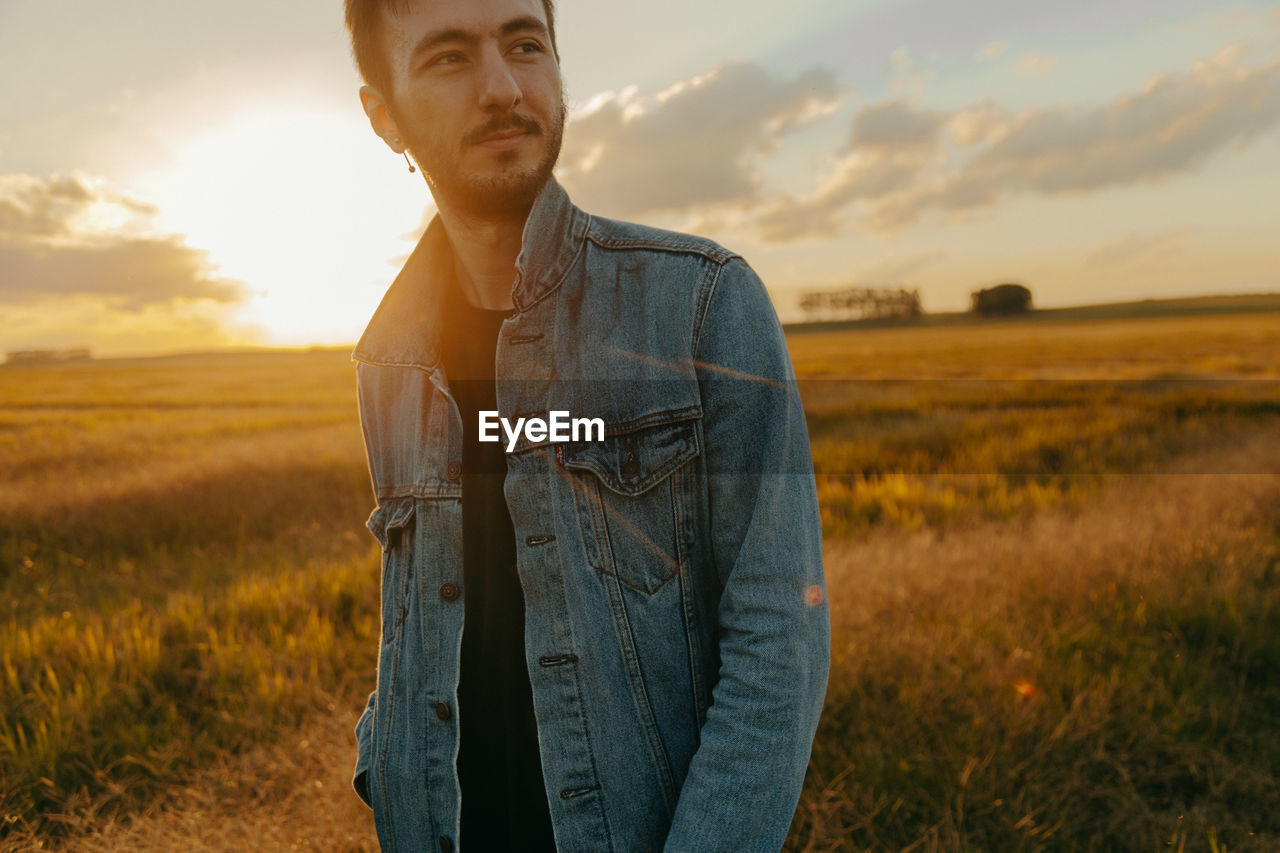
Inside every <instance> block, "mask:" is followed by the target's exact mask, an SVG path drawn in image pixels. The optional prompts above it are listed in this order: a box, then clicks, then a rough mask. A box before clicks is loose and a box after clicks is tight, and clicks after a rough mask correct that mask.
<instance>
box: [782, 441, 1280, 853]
mask: <svg viewBox="0 0 1280 853" xmlns="http://www.w3.org/2000/svg"><path fill="white" fill-rule="evenodd" d="M1246 465H1248V466H1256V467H1257V469H1258V470H1262V471H1269V472H1272V473H1267V474H1232V475H1209V474H1202V473H1170V474H1161V475H1152V476H1146V477H1131V476H1126V477H1116V478H1111V481H1110V482H1109V484H1108V486H1109V487H1108V488H1107V490H1105V491H1104V492H1103V493H1102V495H1101V496H1099V497H1098V499H1097V500H1096V501H1095V502H1093V503H1092V504H1091V505H1089V506H1087V507H1085V508H1082V509H1079V510H1068V509H1066V508H1062V509H1059V510H1055V511H1050V512H1045V513H1041V514H1039V515H1037V516H1035V517H1034V518H1032V519H1029V520H1026V521H1025V522H1022V523H1019V524H1016V525H1010V524H1007V523H1006V524H1000V523H993V522H987V523H982V524H978V525H975V526H973V527H971V528H969V529H966V530H952V531H950V532H947V533H946V534H945V535H940V534H939V532H938V531H931V530H922V531H918V532H916V533H914V534H902V533H896V534H883V535H879V536H874V537H871V538H869V539H867V540H865V541H862V542H850V541H845V542H839V543H831V544H829V545H828V547H827V551H826V559H827V564H826V568H827V577H828V584H829V586H830V588H831V590H832V594H831V609H832V611H831V612H832V632H833V638H832V676H831V684H830V687H829V689H828V695H827V703H826V709H825V712H824V716H823V721H822V724H821V727H820V730H819V735H818V741H817V744H816V746H815V752H814V761H813V766H812V768H811V773H810V777H809V779H808V784H807V787H806V792H805V796H804V799H803V801H802V803H801V808H800V810H799V812H798V817H797V823H796V825H795V826H794V827H793V832H792V836H791V838H790V840H789V843H788V849H789V850H793V851H798V850H804V851H835V850H841V851H843V850H897V849H913V850H963V849H984V850H1045V849H1048V850H1082V849H1101V850H1130V849H1132V850H1149V849H1155V847H1156V846H1157V845H1158V844H1160V843H1162V842H1164V841H1167V840H1168V839H1170V838H1173V839H1175V841H1176V840H1177V839H1179V838H1181V839H1183V840H1184V843H1185V842H1186V841H1187V839H1189V844H1190V847H1189V848H1188V849H1207V847H1206V844H1207V839H1208V838H1209V837H1210V836H1211V835H1212V836H1213V837H1214V838H1216V839H1218V840H1219V841H1220V842H1222V843H1226V844H1228V847H1227V849H1230V850H1274V849H1276V847H1277V845H1280V813H1278V812H1277V807H1280V791H1277V785H1276V776H1275V773H1276V767H1277V766H1280V765H1277V763H1276V762H1277V760H1280V733H1278V732H1277V728H1276V725H1277V724H1278V723H1280V710H1277V709H1280V684H1277V682H1276V681H1275V678H1274V672H1275V670H1274V669H1273V667H1274V665H1276V664H1277V663H1280V633H1277V632H1278V631H1280V591H1278V590H1277V587H1276V583H1275V581H1276V568H1277V565H1278V563H1280V473H1277V472H1280V445H1278V444H1276V443H1275V442H1274V441H1272V440H1271V437H1270V436H1269V435H1266V434H1259V435H1257V436H1255V438H1254V439H1253V440H1252V441H1250V442H1248V443H1247V444H1245V445H1243V446H1241V447H1239V448H1234V449H1228V450H1220V451H1217V452H1214V453H1211V454H1208V455H1206V456H1202V457H1201V458H1198V459H1189V460H1183V461H1182V468H1183V469H1184V470H1197V469H1204V468H1212V467H1216V468H1223V469H1236V470H1238V469H1239V468H1241V467H1244V466H1246ZM1175 849H1176V844H1175Z"/></svg>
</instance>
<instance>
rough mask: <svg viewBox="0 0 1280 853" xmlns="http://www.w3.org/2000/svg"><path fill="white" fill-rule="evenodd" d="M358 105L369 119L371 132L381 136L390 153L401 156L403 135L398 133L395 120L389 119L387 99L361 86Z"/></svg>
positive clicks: (369, 88) (373, 89)
mask: <svg viewBox="0 0 1280 853" xmlns="http://www.w3.org/2000/svg"><path fill="white" fill-rule="evenodd" d="M360 105H361V106H363V107H364V114H365V115H367V116H368V117H369V126H370V127H372V128H373V132H374V133H376V134H378V136H381V137H382V141H383V142H385V143H387V147H388V148H390V149H391V150H392V151H394V152H396V153H397V154H403V153H404V135H403V134H401V133H400V128H399V126H398V125H397V124H396V120H395V119H394V118H392V117H391V111H390V110H389V109H388V108H387V99H386V98H384V97H382V93H381V92H379V91H378V90H377V89H375V88H373V87H372V86H361V87H360Z"/></svg>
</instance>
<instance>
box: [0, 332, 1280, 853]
mask: <svg viewBox="0 0 1280 853" xmlns="http://www.w3.org/2000/svg"><path fill="white" fill-rule="evenodd" d="M790 343H791V347H792V354H793V358H794V361H795V365H796V370H797V374H798V375H799V376H800V377H801V379H802V382H803V383H804V384H803V389H802V390H803V394H804V399H805V405H806V411H807V413H808V417H809V426H810V432H811V436H812V439H813V448H814V459H815V467H816V469H817V473H818V480H819V493H820V500H821V504H822V512H823V525H824V532H825V534H826V548H825V550H826V560H827V570H828V579H829V586H830V601H831V606H832V620H833V668H832V674H831V684H830V689H829V691H828V696H827V705H826V709H825V712H824V717H823V722H822V726H821V728H820V730H819V736H818V741H817V743H816V745H815V749H814V757H813V763H812V766H811V770H810V774H809V778H808V781H807V784H806V789H805V794H804V797H803V799H802V802H801V806H800V808H799V810H798V812H797V819H796V823H795V824H794V826H793V831H792V834H791V837H790V839H789V841H788V849H790V850H795V851H800V850H806V851H808V850H812V851H818V850H864V849H870V850H900V849H914V850H1087V849H1096V850H1151V849H1155V848H1156V847H1157V846H1161V847H1163V846H1165V845H1169V846H1170V847H1171V848H1172V849H1187V850H1196V849H1204V850H1209V849H1213V848H1215V847H1216V848H1217V849H1227V850H1232V851H1235V850H1272V849H1276V847H1277V846H1280V711H1277V710H1276V709H1278V708H1280V677H1277V675H1276V673H1277V672H1280V609H1278V605H1280V600H1278V598H1280V593H1278V592H1277V590H1278V589H1280V587H1278V586H1277V583H1276V567H1277V564H1278V561H1280V442H1276V441H1275V440H1274V436H1275V435H1277V434H1280V430H1278V429H1277V428H1278V427H1280V323H1277V322H1276V315H1274V314H1273V315H1270V316H1268V315H1265V314H1262V313H1252V314H1239V315H1205V316H1175V317H1162V318H1146V319H1134V318H1124V317H1118V318H1112V319H1105V320H1095V321H1091V322H1081V321H1073V322H1067V321H1063V322H1058V323H1051V322H1045V321H1038V322H1035V323H1008V322H1005V323H993V324H983V325H974V326H963V327H961V326H956V327H936V328H901V329H893V328H885V329H859V330H844V331H827V332H822V331H808V332H805V333H803V334H795V335H793V336H791V338H790ZM353 382H354V376H353V371H352V368H351V365H350V362H349V360H348V358H347V356H346V355H345V354H344V353H340V352H326V351H318V352H311V353H270V354H262V353H260V354H238V355H232V354H227V355H209V356H190V357H181V358H171V359H147V360H137V361H120V362H114V363H113V362H97V363H89V364H83V365H75V366H72V365H67V366H62V367H42V368H13V369H3V370H0V483H2V484H3V487H2V489H0V699H2V704H0V707H2V708H3V716H2V717H0V814H3V816H4V823H3V824H2V825H0V846H4V845H6V844H7V845H8V846H11V847H14V848H16V849H25V848H26V847H29V846H31V845H32V844H35V843H42V844H48V845H53V846H70V847H73V848H76V849H93V850H96V849H140V850H141V849H155V850H162V849H172V845H173V844H174V843H175V839H178V838H181V839H184V844H185V845H186V846H188V847H190V849H211V850H212V849H227V850H230V849H242V848H243V847H244V846H246V844H250V845H256V846H257V847H259V849H263V848H266V849H299V848H302V849H307V848H309V849H352V850H355V849H370V846H371V845H372V844H373V842H372V840H371V837H370V836H369V831H370V828H369V825H368V822H367V814H366V813H364V812H362V811H361V809H362V807H360V806H359V804H358V803H356V802H355V799H354V794H352V793H350V792H349V791H348V790H345V789H344V780H345V778H346V777H347V775H348V773H349V767H350V761H351V759H352V757H353V753H352V752H351V749H352V748H353V745H352V744H351V743H350V735H349V730H350V726H351V725H352V724H353V723H354V720H355V717H356V716H357V715H358V713H359V710H360V709H361V708H362V707H363V696H364V694H365V693H366V692H367V690H368V689H369V687H370V685H371V684H372V682H373V673H374V666H375V661H374V656H375V653H376V633H377V618H378V617H377V613H378V609H377V595H378V590H377V582H376V578H377V574H378V555H377V553H376V551H375V550H374V547H373V544H372V540H371V539H370V538H369V537H368V536H367V534H366V533H365V531H364V529H363V525H362V522H363V520H364V518H365V516H366V515H367V513H368V511H369V509H370V508H371V497H370V492H369V484H368V476H367V473H366V472H365V468H364V462H363V455H362V450H361V446H360V436H359V426H358V424H357V423H356V421H355V417H354V415H355V409H354V388H353ZM281 744H293V745H298V746H296V748H293V749H284V748H282V747H281V746H280V745H281ZM300 778H303V779H306V780H311V779H314V781H315V786H314V787H313V786H312V785H311V784H310V783H309V781H307V782H299V779H300ZM282 810H283V811H282ZM318 814H323V815H325V816H326V817H325V818H323V819H318V818H317V817H316V815H318ZM335 815H336V816H343V817H342V818H338V817H335ZM210 818H213V819H212V820H211V819H210ZM291 818H292V819H291ZM339 820H341V821H345V823H338V824H336V823H335V821H339ZM281 827H287V829H281Z"/></svg>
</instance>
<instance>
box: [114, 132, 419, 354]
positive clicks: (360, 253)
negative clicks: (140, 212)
mask: <svg viewBox="0 0 1280 853" xmlns="http://www.w3.org/2000/svg"><path fill="white" fill-rule="evenodd" d="M380 154H385V155H386V156H385V157H380V156H379V155H380ZM174 161H175V167H174V168H173V169H172V171H170V172H167V173H163V174H151V175H144V176H141V177H140V178H139V179H138V180H137V182H136V185H137V186H138V187H139V188H140V190H141V192H143V193H145V194H146V196H145V197H146V199H147V201H149V202H152V203H154V204H155V205H156V206H157V207H158V208H159V214H158V217H157V219H158V224H159V225H160V226H161V227H162V228H164V229H166V230H169V231H173V232H177V233H180V234H184V235H186V238H187V242H188V244H189V245H191V246H192V247H194V248H197V249H204V250H207V251H208V252H209V260H210V263H211V264H213V265H214V266H215V267H216V269H217V271H218V273H219V274H221V275H224V276H227V277H230V278H234V279H238V280H240V281H242V282H244V283H245V285H246V286H247V287H248V289H249V291H250V296H249V298H248V300H247V302H246V303H245V305H244V306H243V309H242V313H241V316H240V317H239V318H238V319H240V320H242V321H243V322H246V323H250V324H254V325H257V326H259V327H261V328H263V329H265V330H266V331H267V332H268V334H269V335H270V336H271V339H270V340H269V341H267V342H268V343H272V344H282V345H299V344H310V343H339V342H350V341H353V340H355V338H356V337H357V336H358V335H359V333H360V330H361V328H362V327H363V323H364V321H365V320H367V319H368V316H369V315H370V313H371V312H372V311H373V309H374V307H376V305H377V302H378V299H379V298H380V297H381V295H382V292H383V290H384V289H385V287H386V285H387V284H388V283H389V281H390V280H391V278H392V277H394V274H395V268H394V266H393V265H392V262H393V261H394V260H395V259H396V258H397V257H401V256H403V255H405V254H407V253H408V251H409V250H410V249H411V248H412V244H411V243H409V242H408V241H407V240H406V235H407V234H409V233H411V232H413V231H414V230H415V229H416V228H417V226H418V225H419V224H420V223H421V221H422V216H423V210H424V207H425V206H426V205H427V204H429V203H430V196H429V195H428V193H427V191H426V187H425V186H424V185H423V183H422V181H421V179H420V178H415V177H411V176H410V175H408V174H407V173H405V170H404V168H403V166H400V167H399V168H397V162H398V161H395V159H394V157H393V156H392V155H391V154H390V152H388V151H386V149H385V148H383V147H382V145H381V143H380V142H378V140H377V139H376V138H374V137H373V135H372V133H371V131H370V130H369V128H368V126H367V124H365V123H364V119H363V116H357V117H349V116H343V115H340V114H337V113H334V112H322V111H317V112H297V113H272V114H267V113H249V114H245V115H242V116H240V117H239V118H237V119H234V120H232V121H229V122H225V123H223V124H221V125H218V126H216V127H214V128H211V129H209V130H208V131H206V132H204V133H202V134H200V135H199V136H195V137H193V138H192V139H190V140H189V141H187V142H186V143H180V144H179V146H178V150H177V153H176V156H175V158H174Z"/></svg>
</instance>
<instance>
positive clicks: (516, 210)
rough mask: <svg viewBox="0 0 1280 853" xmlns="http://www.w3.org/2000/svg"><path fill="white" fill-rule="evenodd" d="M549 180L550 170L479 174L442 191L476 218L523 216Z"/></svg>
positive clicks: (451, 200)
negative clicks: (478, 216) (476, 216)
mask: <svg viewBox="0 0 1280 853" xmlns="http://www.w3.org/2000/svg"><path fill="white" fill-rule="evenodd" d="M550 177H551V170H550V169H549V168H548V169H546V170H541V169H521V170H518V171H511V170H508V171H505V172H501V173H497V174H489V175H476V176H473V177H471V178H469V179H468V180H466V181H463V182H458V183H457V184H455V185H452V186H448V187H445V188H442V189H444V190H445V195H446V196H447V200H448V203H451V204H453V205H454V206H456V207H458V208H460V209H463V210H466V211H467V212H469V213H471V214H473V215H481V216H508V215H516V214H520V215H523V214H526V213H528V212H529V207H530V206H531V205H532V204H533V201H534V199H535V198H537V197H538V193H540V192H542V188H543V187H545V186H546V185H547V180H548V179H550Z"/></svg>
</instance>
